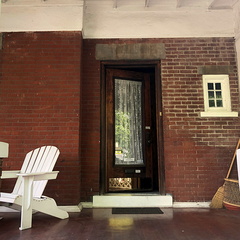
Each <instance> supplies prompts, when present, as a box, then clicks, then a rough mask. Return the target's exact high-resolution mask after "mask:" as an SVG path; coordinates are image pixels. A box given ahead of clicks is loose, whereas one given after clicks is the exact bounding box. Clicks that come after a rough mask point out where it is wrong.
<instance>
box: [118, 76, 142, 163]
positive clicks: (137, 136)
mask: <svg viewBox="0 0 240 240" xmlns="http://www.w3.org/2000/svg"><path fill="white" fill-rule="evenodd" d="M114 106H115V147H116V152H115V153H116V155H115V157H116V158H115V159H116V161H115V164H135V165H136V164H143V151H142V82H138V81H131V80H122V79H115V104H114Z"/></svg>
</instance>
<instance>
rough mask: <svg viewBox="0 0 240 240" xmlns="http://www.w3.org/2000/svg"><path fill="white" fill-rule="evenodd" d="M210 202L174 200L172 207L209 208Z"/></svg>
mask: <svg viewBox="0 0 240 240" xmlns="http://www.w3.org/2000/svg"><path fill="white" fill-rule="evenodd" d="M210 203H211V202H174V203H173V208H209V205H210Z"/></svg>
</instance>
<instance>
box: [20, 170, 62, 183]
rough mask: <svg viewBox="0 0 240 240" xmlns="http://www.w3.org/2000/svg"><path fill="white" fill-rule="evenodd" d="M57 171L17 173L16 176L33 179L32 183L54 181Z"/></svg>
mask: <svg viewBox="0 0 240 240" xmlns="http://www.w3.org/2000/svg"><path fill="white" fill-rule="evenodd" d="M58 173H59V171H52V172H37V173H18V174H17V176H21V177H23V178H29V177H33V179H34V180H33V181H40V180H51V179H56V178H57V175H58Z"/></svg>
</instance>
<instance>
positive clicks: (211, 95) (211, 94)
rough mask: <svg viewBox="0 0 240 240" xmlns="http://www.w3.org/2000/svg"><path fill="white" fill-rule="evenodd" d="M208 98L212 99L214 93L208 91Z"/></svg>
mask: <svg viewBox="0 0 240 240" xmlns="http://www.w3.org/2000/svg"><path fill="white" fill-rule="evenodd" d="M208 98H209V99H211V98H214V91H208Z"/></svg>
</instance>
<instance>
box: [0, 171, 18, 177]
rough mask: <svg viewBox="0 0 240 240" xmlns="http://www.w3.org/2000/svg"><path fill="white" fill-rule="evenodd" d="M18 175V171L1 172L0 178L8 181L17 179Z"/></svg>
mask: <svg viewBox="0 0 240 240" xmlns="http://www.w3.org/2000/svg"><path fill="white" fill-rule="evenodd" d="M18 173H20V171H19V170H17V171H16V170H10V171H2V176H1V177H0V178H1V179H8V178H17V177H18V175H17V174H18Z"/></svg>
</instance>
